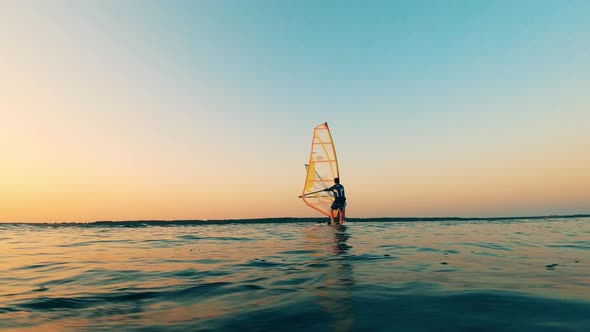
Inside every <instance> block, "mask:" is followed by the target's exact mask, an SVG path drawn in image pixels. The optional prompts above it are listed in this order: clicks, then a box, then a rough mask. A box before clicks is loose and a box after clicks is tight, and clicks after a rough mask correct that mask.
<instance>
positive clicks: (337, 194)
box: [324, 183, 346, 199]
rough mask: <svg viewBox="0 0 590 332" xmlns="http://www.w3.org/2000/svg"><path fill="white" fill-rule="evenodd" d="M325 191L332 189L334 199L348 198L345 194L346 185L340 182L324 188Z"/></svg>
mask: <svg viewBox="0 0 590 332" xmlns="http://www.w3.org/2000/svg"><path fill="white" fill-rule="evenodd" d="M324 191H331V192H332V193H333V194H334V199H339V198H340V199H346V195H344V186H343V185H341V184H340V183H337V184H335V185H333V186H331V187H330V188H327V189H324Z"/></svg>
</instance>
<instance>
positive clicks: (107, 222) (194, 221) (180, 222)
mask: <svg viewBox="0 0 590 332" xmlns="http://www.w3.org/2000/svg"><path fill="white" fill-rule="evenodd" d="M571 218H590V214H572V215H547V216H520V217H487V218H483V217H379V218H347V221H350V222H421V221H502V220H531V219H532V220H535V219H571ZM327 219H328V218H327V217H306V218H296V217H283V218H251V219H208V220H199V219H192V220H121V221H113V220H97V221H89V222H76V221H63V222H0V224H4V225H96V226H101V225H137V224H146V225H225V224H272V223H299V222H309V223H317V222H320V221H324V220H327Z"/></svg>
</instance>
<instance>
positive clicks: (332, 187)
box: [323, 186, 334, 191]
mask: <svg viewBox="0 0 590 332" xmlns="http://www.w3.org/2000/svg"><path fill="white" fill-rule="evenodd" d="M332 190H334V186H331V187H330V188H326V189H324V190H323V191H332Z"/></svg>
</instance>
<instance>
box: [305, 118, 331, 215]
mask: <svg viewBox="0 0 590 332" xmlns="http://www.w3.org/2000/svg"><path fill="white" fill-rule="evenodd" d="M305 168H306V169H307V176H306V178H305V185H304V187H303V194H302V195H301V198H302V199H303V201H304V202H305V204H307V205H309V206H310V207H312V208H313V209H315V210H317V211H319V212H321V213H322V214H324V215H325V216H330V213H331V212H332V210H331V209H330V206H331V205H332V202H333V201H334V198H333V196H332V193H331V192H328V191H321V190H323V189H326V188H329V187H331V186H332V185H333V184H334V178H337V177H339V173H338V160H337V159H336V149H335V148H334V141H333V140H332V135H331V134H330V128H329V127H328V124H327V123H323V124H321V125H319V126H317V127H315V128H314V130H313V140H312V142H311V154H310V156H309V164H307V165H305Z"/></svg>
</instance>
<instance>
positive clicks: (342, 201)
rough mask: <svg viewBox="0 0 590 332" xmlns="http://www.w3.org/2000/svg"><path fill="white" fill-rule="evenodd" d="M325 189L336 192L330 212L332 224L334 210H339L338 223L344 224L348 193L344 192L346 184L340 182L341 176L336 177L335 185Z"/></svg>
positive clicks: (331, 222) (332, 222)
mask: <svg viewBox="0 0 590 332" xmlns="http://www.w3.org/2000/svg"><path fill="white" fill-rule="evenodd" d="M324 191H331V192H332V193H334V202H333V203H332V207H331V211H330V212H331V213H330V224H332V225H333V224H334V211H336V210H338V223H339V224H340V225H342V224H344V217H345V216H344V211H345V210H346V195H345V194H344V186H342V185H341V184H340V178H334V185H333V186H331V187H330V188H326V189H324Z"/></svg>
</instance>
